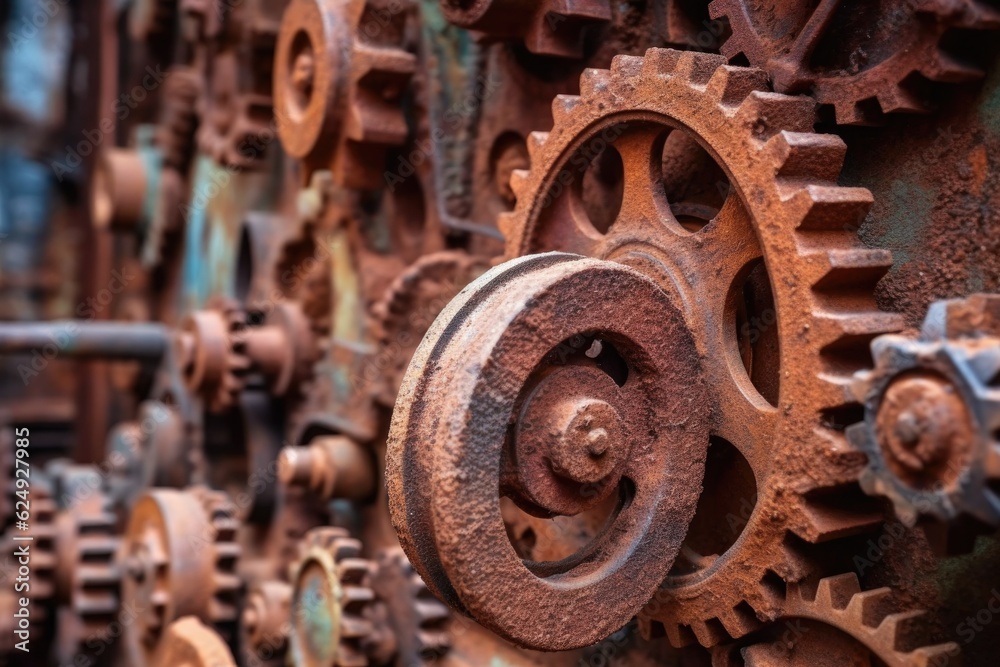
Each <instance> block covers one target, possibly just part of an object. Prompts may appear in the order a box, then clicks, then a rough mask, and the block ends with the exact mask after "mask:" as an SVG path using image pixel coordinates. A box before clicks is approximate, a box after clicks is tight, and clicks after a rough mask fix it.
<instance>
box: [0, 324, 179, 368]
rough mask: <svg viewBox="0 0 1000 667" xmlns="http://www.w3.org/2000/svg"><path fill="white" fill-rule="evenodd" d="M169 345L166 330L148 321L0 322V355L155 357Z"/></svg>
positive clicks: (106, 357)
mask: <svg viewBox="0 0 1000 667" xmlns="http://www.w3.org/2000/svg"><path fill="white" fill-rule="evenodd" d="M169 344H170V329H168V328H167V327H165V326H164V325H162V324H155V323H149V322H83V321H79V320H53V321H51V322H3V323H0V354H33V353H34V352H36V351H37V352H38V353H39V354H41V355H43V356H45V357H47V358H50V357H53V356H65V357H69V358H74V359H158V358H160V357H162V356H163V353H164V352H166V350H167V345H169Z"/></svg>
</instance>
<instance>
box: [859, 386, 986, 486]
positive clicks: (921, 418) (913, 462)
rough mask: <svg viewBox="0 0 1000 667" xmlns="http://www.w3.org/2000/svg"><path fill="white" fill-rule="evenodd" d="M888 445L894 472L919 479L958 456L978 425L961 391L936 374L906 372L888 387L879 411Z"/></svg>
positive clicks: (885, 447) (886, 451)
mask: <svg viewBox="0 0 1000 667" xmlns="http://www.w3.org/2000/svg"><path fill="white" fill-rule="evenodd" d="M877 420H878V424H879V431H880V433H881V434H882V435H881V445H882V450H883V452H884V454H885V457H886V460H887V461H888V462H889V465H890V466H891V467H892V468H893V470H894V472H895V473H896V474H897V475H899V476H900V477H902V478H904V479H909V480H911V481H917V480H915V479H914V478H922V477H924V476H925V475H926V474H930V475H931V476H933V478H934V479H937V478H938V475H937V474H935V471H936V470H937V469H938V468H940V467H941V466H942V465H945V464H947V462H948V461H949V460H951V459H953V458H955V457H956V456H958V457H960V456H961V455H962V453H963V452H964V451H965V450H967V449H968V448H969V446H970V443H971V442H972V440H973V437H974V436H973V434H974V428H973V425H972V424H971V422H970V417H969V413H968V411H967V409H966V408H965V406H964V404H963V402H962V399H961V397H960V396H959V395H958V394H957V392H956V391H955V388H954V387H953V386H952V384H951V383H950V382H948V381H947V380H946V379H944V378H942V377H939V376H936V375H929V374H923V375H911V376H907V377H903V378H900V379H898V380H896V381H895V382H893V383H892V384H891V385H890V386H889V387H888V389H886V392H885V396H884V397H883V399H882V403H881V405H880V406H879V411H878V416H877Z"/></svg>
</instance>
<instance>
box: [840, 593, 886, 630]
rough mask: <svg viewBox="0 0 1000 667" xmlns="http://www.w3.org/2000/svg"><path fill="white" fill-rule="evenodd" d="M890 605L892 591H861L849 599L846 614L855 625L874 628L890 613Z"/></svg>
mask: <svg viewBox="0 0 1000 667" xmlns="http://www.w3.org/2000/svg"><path fill="white" fill-rule="evenodd" d="M891 604H892V589H890V588H876V589H874V590H870V591H861V592H858V593H856V594H855V595H854V597H853V598H852V599H851V602H850V604H849V605H848V606H847V613H848V615H849V617H850V618H852V619H854V620H855V621H856V622H857V623H859V624H861V625H865V626H867V627H870V628H875V627H878V624H879V622H880V621H881V620H882V619H883V618H885V617H886V616H887V615H888V614H889V613H890V612H891Z"/></svg>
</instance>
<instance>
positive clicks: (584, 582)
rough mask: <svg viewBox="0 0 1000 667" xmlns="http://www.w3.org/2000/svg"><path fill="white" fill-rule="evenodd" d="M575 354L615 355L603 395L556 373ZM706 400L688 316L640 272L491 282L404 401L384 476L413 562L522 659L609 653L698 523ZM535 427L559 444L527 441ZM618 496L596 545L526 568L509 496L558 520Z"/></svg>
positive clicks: (574, 269)
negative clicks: (604, 641) (535, 654)
mask: <svg viewBox="0 0 1000 667" xmlns="http://www.w3.org/2000/svg"><path fill="white" fill-rule="evenodd" d="M581 340H586V341H588V345H589V347H585V348H584V349H585V350H586V353H585V354H581V355H580V356H581V357H584V359H586V358H590V357H597V358H599V357H600V356H601V353H602V351H603V352H605V353H606V352H608V351H609V350H610V349H612V348H613V349H614V350H615V355H614V356H615V359H617V360H618V363H617V364H608V365H606V366H605V369H606V372H607V373H608V375H609V377H607V378H605V380H601V379H599V378H598V377H596V376H595V375H594V371H593V368H591V367H589V366H587V365H579V366H578V367H577V366H575V365H573V364H569V363H567V364H560V363H559V361H560V359H561V358H562V357H568V356H572V355H571V354H570V353H571V352H573V351H574V349H579V348H580V345H579V342H577V341H581ZM611 366H614V368H610V367H611ZM574 378H575V379H576V381H577V384H576V385H573V384H572V380H573V379H574ZM552 382H554V383H556V384H555V385H553V387H554V388H555V389H557V390H558V391H549V390H547V389H546V385H547V384H549V383H552ZM681 387H683V390H682V391H680V390H679V388H681ZM591 394H592V395H591ZM705 396H706V390H705V387H704V385H703V382H702V380H701V370H700V364H699V359H698V354H697V352H696V350H695V346H694V340H693V338H692V336H691V334H690V333H689V331H688V329H687V326H686V324H685V322H684V318H683V316H682V315H681V311H680V309H679V307H678V306H677V304H676V302H675V300H674V299H673V298H672V297H671V296H669V295H668V294H667V293H666V292H664V291H663V290H662V289H661V288H660V287H658V286H657V285H656V284H654V283H653V282H652V281H651V280H649V279H647V278H645V277H643V276H642V275H641V274H639V273H638V272H637V271H635V270H633V269H630V268H628V267H625V266H622V265H620V264H614V263H611V262H605V261H599V260H593V259H587V258H583V257H579V256H576V255H569V254H563V253H549V254H545V255H536V256H531V257H525V258H519V259H516V260H513V261H510V262H507V263H505V264H503V265H501V266H498V267H496V268H494V269H492V270H491V271H489V272H488V273H486V274H485V275H484V276H482V277H481V278H479V279H478V280H477V281H475V282H474V283H472V285H470V286H469V287H467V288H466V289H465V290H463V291H462V292H461V293H460V294H459V296H458V297H456V299H455V300H453V301H452V302H451V303H450V304H449V305H448V307H447V308H446V309H445V311H444V312H443V313H442V314H441V315H440V316H439V317H438V319H437V320H436V321H435V322H434V324H433V326H432V327H431V329H430V331H429V332H428V334H427V336H426V337H425V338H424V341H423V343H422V344H421V345H420V347H419V348H418V350H417V353H416V355H415V357H414V360H413V362H412V363H411V365H410V368H409V370H408V371H407V374H406V377H405V378H404V380H403V386H402V387H401V389H400V396H399V401H398V402H397V405H396V410H395V412H394V414H393V422H392V428H391V433H390V438H389V447H388V455H387V473H386V476H387V480H388V485H389V494H390V511H391V515H392V520H393V523H394V525H395V527H396V531H397V533H398V534H399V536H400V539H401V542H402V544H403V547H404V549H405V550H406V552H407V555H408V556H409V557H410V560H411V561H412V562H413V564H414V566H415V567H416V568H417V570H418V571H419V572H420V574H421V575H422V576H423V577H424V579H425V581H426V583H427V585H428V586H429V587H430V588H431V589H432V590H433V591H434V592H435V593H437V594H438V596H439V597H441V598H442V599H443V600H445V601H447V602H448V603H450V604H451V605H452V606H453V607H455V608H457V609H460V610H462V611H464V612H465V613H468V614H470V615H471V616H473V617H474V618H475V619H476V620H478V621H479V622H481V623H482V624H484V625H485V626H487V627H488V628H489V629H491V630H493V631H494V632H497V633H498V634H500V635H502V636H504V637H506V638H508V639H510V640H511V641H514V642H516V643H517V644H519V645H523V646H528V647H532V648H538V649H546V650H559V649H568V648H574V647H579V646H585V645H588V644H592V643H594V642H596V641H598V640H599V639H601V638H603V637H606V636H607V635H609V634H611V633H612V632H614V631H615V630H617V629H619V628H620V627H622V626H623V625H624V624H625V623H627V622H628V620H629V619H631V618H632V616H634V615H635V613H636V612H637V611H638V609H639V608H640V607H641V606H642V604H643V603H644V602H645V601H646V600H648V599H649V597H650V595H651V594H652V593H653V591H654V590H655V589H656V588H657V586H658V585H659V583H660V582H661V581H662V580H663V577H664V576H665V575H666V573H667V571H668V570H669V569H670V566H671V564H672V563H673V561H674V558H675V556H676V555H677V553H678V550H679V548H680V545H681V541H682V540H683V539H684V535H685V533H686V531H687V526H688V524H689V522H690V521H691V518H692V517H693V515H694V509H695V505H696V503H697V500H698V495H699V492H700V490H701V479H702V474H703V465H704V461H705V454H706V449H707V445H708V426H707V424H708V416H707V407H706V406H707V401H706V398H705ZM560 398H561V400H554V402H552V403H551V406H552V412H553V414H555V413H558V415H559V416H557V417H554V418H553V419H551V420H545V419H543V420H541V421H531V420H532V419H533V418H532V417H531V415H532V414H533V412H534V410H533V401H534V400H536V399H537V400H543V401H550V400H553V399H560ZM526 421H528V422H531V423H525V422H526ZM539 429H541V430H543V431H545V432H547V433H548V434H549V437H548V438H536V437H535V436H534V435H532V436H530V437H529V436H525V435H524V434H525V432H526V431H532V430H534V431H538V430H539ZM536 457H537V458H541V459H542V461H541V462H538V461H535V462H532V461H533V460H534V459H535V458H536ZM526 461H527V462H526ZM602 475H603V477H602ZM595 480H596V481H595ZM608 480H610V483H609V482H608ZM574 492H575V494H576V495H575V496H574ZM615 492H617V493H618V494H619V502H618V504H617V508H616V509H615V510H614V511H613V512H612V513H611V515H610V516H609V518H608V519H607V523H606V524H605V526H604V529H603V530H602V531H601V532H600V533H599V534H598V535H597V537H595V539H594V540H592V541H591V542H590V543H589V544H588V545H586V546H584V547H583V548H582V549H581V550H580V551H578V552H577V553H576V554H573V555H572V556H570V557H568V558H565V559H563V560H561V561H556V562H547V563H534V562H530V561H525V560H522V558H521V557H520V556H519V555H518V554H517V553H516V551H515V549H514V547H513V546H512V545H511V543H510V541H509V539H508V537H507V532H506V530H505V526H504V523H503V520H502V518H501V509H500V496H501V495H507V496H510V497H511V498H512V500H514V501H515V502H517V503H518V504H519V505H521V506H522V507H524V508H526V509H529V511H534V512H536V513H539V514H544V513H545V512H546V511H547V512H548V514H549V515H550V516H552V515H558V514H565V513H573V512H575V511H582V510H583V509H584V507H585V506H586V505H587V504H588V501H589V499H590V498H591V497H592V496H595V495H596V496H599V497H605V496H608V495H609V494H612V493H615ZM573 497H576V498H577V499H578V500H579V501H580V503H579V506H577V507H573V506H572V504H571V503H569V502H568V501H569V500H570V499H572V498H573ZM612 497H613V496H612Z"/></svg>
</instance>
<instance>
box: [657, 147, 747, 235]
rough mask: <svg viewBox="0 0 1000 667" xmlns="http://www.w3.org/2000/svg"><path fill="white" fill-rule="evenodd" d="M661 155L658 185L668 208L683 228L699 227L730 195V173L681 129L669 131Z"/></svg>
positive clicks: (706, 221)
mask: <svg viewBox="0 0 1000 667" xmlns="http://www.w3.org/2000/svg"><path fill="white" fill-rule="evenodd" d="M660 158H661V168H660V179H661V180H660V187H662V189H663V195H664V197H666V200H667V203H668V204H669V206H670V212H671V213H672V214H673V216H674V218H675V219H676V220H677V222H678V224H680V226H681V227H683V228H684V229H685V230H686V231H688V232H698V231H701V230H702V229H703V228H704V227H705V225H707V224H708V223H709V222H711V221H712V219H713V218H715V216H716V215H718V213H719V211H720V210H721V209H722V205H723V204H724V203H725V201H726V198H727V197H728V196H729V192H730V184H729V177H728V176H726V172H725V171H723V169H722V167H720V166H719V164H718V162H716V161H715V158H714V157H712V156H711V155H710V154H709V153H708V151H706V150H705V148H704V147H703V146H702V145H701V144H700V143H698V141H697V140H696V139H695V138H694V136H693V135H692V134H691V133H690V132H688V131H687V130H684V129H674V130H671V131H669V133H668V134H667V135H666V137H665V138H664V140H663V152H662V153H661V156H660Z"/></svg>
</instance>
